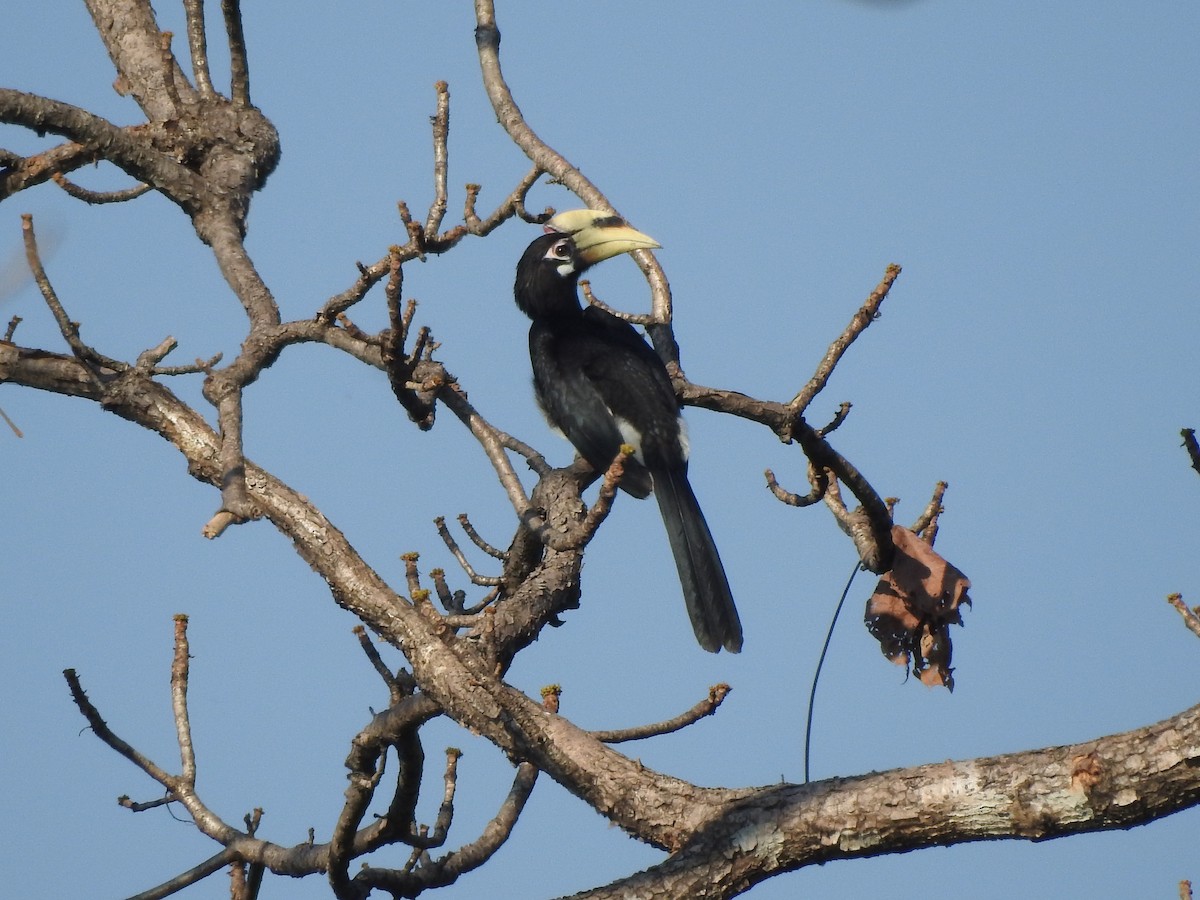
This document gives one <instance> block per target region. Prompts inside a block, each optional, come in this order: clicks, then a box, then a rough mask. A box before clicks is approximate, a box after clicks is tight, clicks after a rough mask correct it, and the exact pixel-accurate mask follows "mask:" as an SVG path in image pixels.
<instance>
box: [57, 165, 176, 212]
mask: <svg viewBox="0 0 1200 900" xmlns="http://www.w3.org/2000/svg"><path fill="white" fill-rule="evenodd" d="M52 177H53V179H54V183H55V184H57V185H58V186H59V187H60V188H62V189H63V190H64V191H66V192H67V193H68V194H69V195H70V196H72V197H74V198H75V199H76V200H82V201H83V202H84V203H91V204H93V205H97V206H98V205H100V204H103V203H124V202H125V201H127V200H136V199H137V198H138V197H140V196H142V194H148V193H149V192H150V191H152V190H154V187H153V185H149V184H146V183H145V182H142V183H141V184H135V185H134V186H133V187H129V188H124V189H123V190H119V191H92V190H88V189H87V188H85V187H80V186H79V185H77V184H76V183H75V182H73V181H71V180H70V179H69V178H67V176H66V175H63V174H62V173H60V172H55V173H54V175H53V176H52Z"/></svg>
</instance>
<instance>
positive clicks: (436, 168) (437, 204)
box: [425, 81, 450, 238]
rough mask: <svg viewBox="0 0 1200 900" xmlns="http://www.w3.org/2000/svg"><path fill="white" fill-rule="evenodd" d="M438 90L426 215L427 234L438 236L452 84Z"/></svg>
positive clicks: (446, 167) (440, 84)
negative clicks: (430, 198)
mask: <svg viewBox="0 0 1200 900" xmlns="http://www.w3.org/2000/svg"><path fill="white" fill-rule="evenodd" d="M433 89H434V90H435V91H437V112H435V113H434V115H433V120H432V125H433V202H432V203H430V204H429V215H428V216H426V217H425V236H426V237H427V238H432V237H436V236H437V233H438V232H439V231H440V230H441V228H442V219H443V218H445V216H446V179H447V174H448V172H449V168H450V159H449V153H448V151H447V149H446V145H447V140H448V138H449V135H450V85H448V84H446V82H444V81H439V82H437V83H436V84H434V86H433Z"/></svg>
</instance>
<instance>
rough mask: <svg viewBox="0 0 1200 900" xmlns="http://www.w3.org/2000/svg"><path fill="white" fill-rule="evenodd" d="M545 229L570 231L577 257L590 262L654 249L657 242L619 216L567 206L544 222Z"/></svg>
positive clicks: (658, 244)
mask: <svg viewBox="0 0 1200 900" xmlns="http://www.w3.org/2000/svg"><path fill="white" fill-rule="evenodd" d="M546 229H547V230H548V231H561V232H562V233H563V234H569V235H570V236H571V239H572V240H573V241H574V242H575V249H576V251H578V253H579V256H580V258H581V259H583V260H584V261H585V262H586V263H588V264H589V265H592V264H594V263H598V262H600V261H601V260H605V259H609V258H611V257H613V256H616V255H618V254H620V253H629V252H630V251H633V250H654V249H656V248H658V247H661V246H662V244H660V243H659V242H658V241H656V240H655V239H654V238H652V237H650V235H648V234H643V233H642V232H640V231H638V230H637V229H636V228H631V227H630V226H629V225H628V223H626V221H625V220H624V219H622V218H621V217H620V216H616V215H613V214H612V213H605V212H599V211H597V210H594V209H569V210H567V211H566V212H560V213H559V214H558V215H556V216H555V217H554V218H552V219H551V220H550V221H549V222H547V223H546Z"/></svg>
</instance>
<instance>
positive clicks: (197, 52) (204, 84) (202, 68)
mask: <svg viewBox="0 0 1200 900" xmlns="http://www.w3.org/2000/svg"><path fill="white" fill-rule="evenodd" d="M183 11H184V14H185V15H186V16H187V36H188V54H189V55H190V56H191V58H192V76H193V77H194V78H195V79H196V87H197V88H198V89H199V90H200V96H201V97H203V98H205V99H206V100H207V99H211V98H212V97H213V96H214V92H213V86H212V77H211V76H210V75H209V71H208V47H207V46H206V39H205V31H204V0H183Z"/></svg>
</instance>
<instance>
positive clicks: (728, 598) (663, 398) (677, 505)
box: [514, 209, 742, 653]
mask: <svg viewBox="0 0 1200 900" xmlns="http://www.w3.org/2000/svg"><path fill="white" fill-rule="evenodd" d="M658 246H659V244H658V243H657V242H656V241H654V239H653V238H651V237H649V236H648V235H645V234H642V233H641V232H640V231H635V230H634V229H632V228H630V227H629V226H628V225H626V224H625V222H624V221H623V220H622V219H620V218H618V217H616V216H612V215H606V214H604V213H597V212H595V211H593V210H586V209H581V210H572V211H570V212H564V213H559V214H558V215H557V216H555V217H554V218H552V219H551V220H550V221H549V222H548V223H547V225H546V234H544V235H542V236H541V237H539V238H538V239H537V240H535V241H534V242H533V243H532V244H530V245H529V248H528V249H527V250H526V251H525V253H524V255H523V256H522V257H521V261H520V262H519V263H518V264H517V280H516V285H515V288H514V294H515V296H516V301H517V306H519V307H520V308H521V310H522V312H524V313H525V314H526V315H527V316H529V318H530V319H532V320H533V324H532V325H531V326H530V328H529V357H530V361H531V362H532V363H533V385H534V390H535V391H536V393H537V400H538V403H539V405H540V406H541V407H542V411H543V412H544V413H545V414H546V418H547V419H548V420H549V421H550V424H551V425H552V426H554V427H555V428H557V429H558V430H559V431H561V432H562V433H563V434H564V435H565V436H566V438H567V439H568V440H569V441H570V442H571V443H572V444H574V445H575V449H576V450H577V451H579V454H580V455H581V456H582V457H583V458H584V459H585V460H587V462H588V463H589V464H590V465H591V467H592V468H593V469H595V470H596V471H597V472H603V471H605V470H606V469H607V468H608V467H609V465H610V464H611V463H612V461H613V459H614V458H615V457H616V455H617V454H618V453H619V452H620V449H621V445H622V444H630V445H632V446H633V447H634V449H635V453H634V456H633V457H631V458H630V459H629V460H628V461H627V462H626V464H625V474H624V477H623V478H622V479H621V488H622V489H623V490H625V491H626V492H627V493H629V494H632V495H633V496H634V497H638V498H644V497H646V496H648V495H649V494H650V492H651V490H653V491H654V496H655V497H656V498H658V506H659V509H660V511H661V512H662V517H663V523H664V524H665V525H666V528H667V537H668V538H669V539H670V544H671V551H672V553H673V554H674V555H675V565H676V566H677V567H678V569H679V581H680V584H681V585H682V587H683V599H684V601H685V602H686V604H687V611H688V616H689V617H690V618H691V620H692V628H693V630H694V631H695V632H696V639H697V640H698V641H699V642H700V646H701V647H703V648H704V649H705V650H709V651H712V652H714V653H715V652H717V651H719V650H720V649H721V648H722V647H724V648H725V649H726V650H728V651H730V652H731V653H737V652H738V651H739V650H741V648H742V625H741V622H740V621H739V620H738V614H737V609H736V608H735V607H734V605H733V595H732V594H731V593H730V590H729V582H728V580H727V579H726V577H725V569H724V567H723V566H722V565H721V557H720V556H719V555H718V554H717V546H716V544H715V543H714V542H713V538H712V534H711V533H710V532H709V530H708V524H707V523H706V522H705V521H704V514H703V513H702V512H701V511H700V505H699V503H697V502H696V495H695V494H694V493H693V492H692V486H691V485H690V484H689V483H688V478H687V468H688V463H687V457H688V441H687V431H686V428H685V425H684V422H683V419H682V418H681V417H680V408H679V401H678V400H677V399H676V397H675V390H674V388H672V387H671V378H670V376H669V375H668V374H667V370H666V367H665V366H664V365H663V363H662V360H661V359H660V358H659V357H658V354H656V353H655V352H654V351H653V350H652V349H651V348H650V346H649V345H648V344H647V343H646V342H645V340H643V339H642V337H641V336H640V335H639V334H638V333H637V332H636V331H635V330H634V328H633V326H632V325H630V324H629V323H628V322H626V321H624V320H622V319H619V318H617V317H616V316H614V315H612V314H610V313H608V312H605V311H604V310H602V309H600V308H598V307H595V306H590V305H589V306H587V307H584V306H582V305H581V304H580V301H579V295H578V292H577V287H578V282H579V276H580V275H581V274H582V273H583V272H584V271H585V270H586V269H588V268H589V267H590V266H592V265H594V264H596V263H598V262H600V261H602V260H605V259H608V258H609V257H612V256H616V255H618V254H620V253H626V252H629V251H631V250H637V249H640V248H646V249H650V248H654V247H658Z"/></svg>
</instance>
